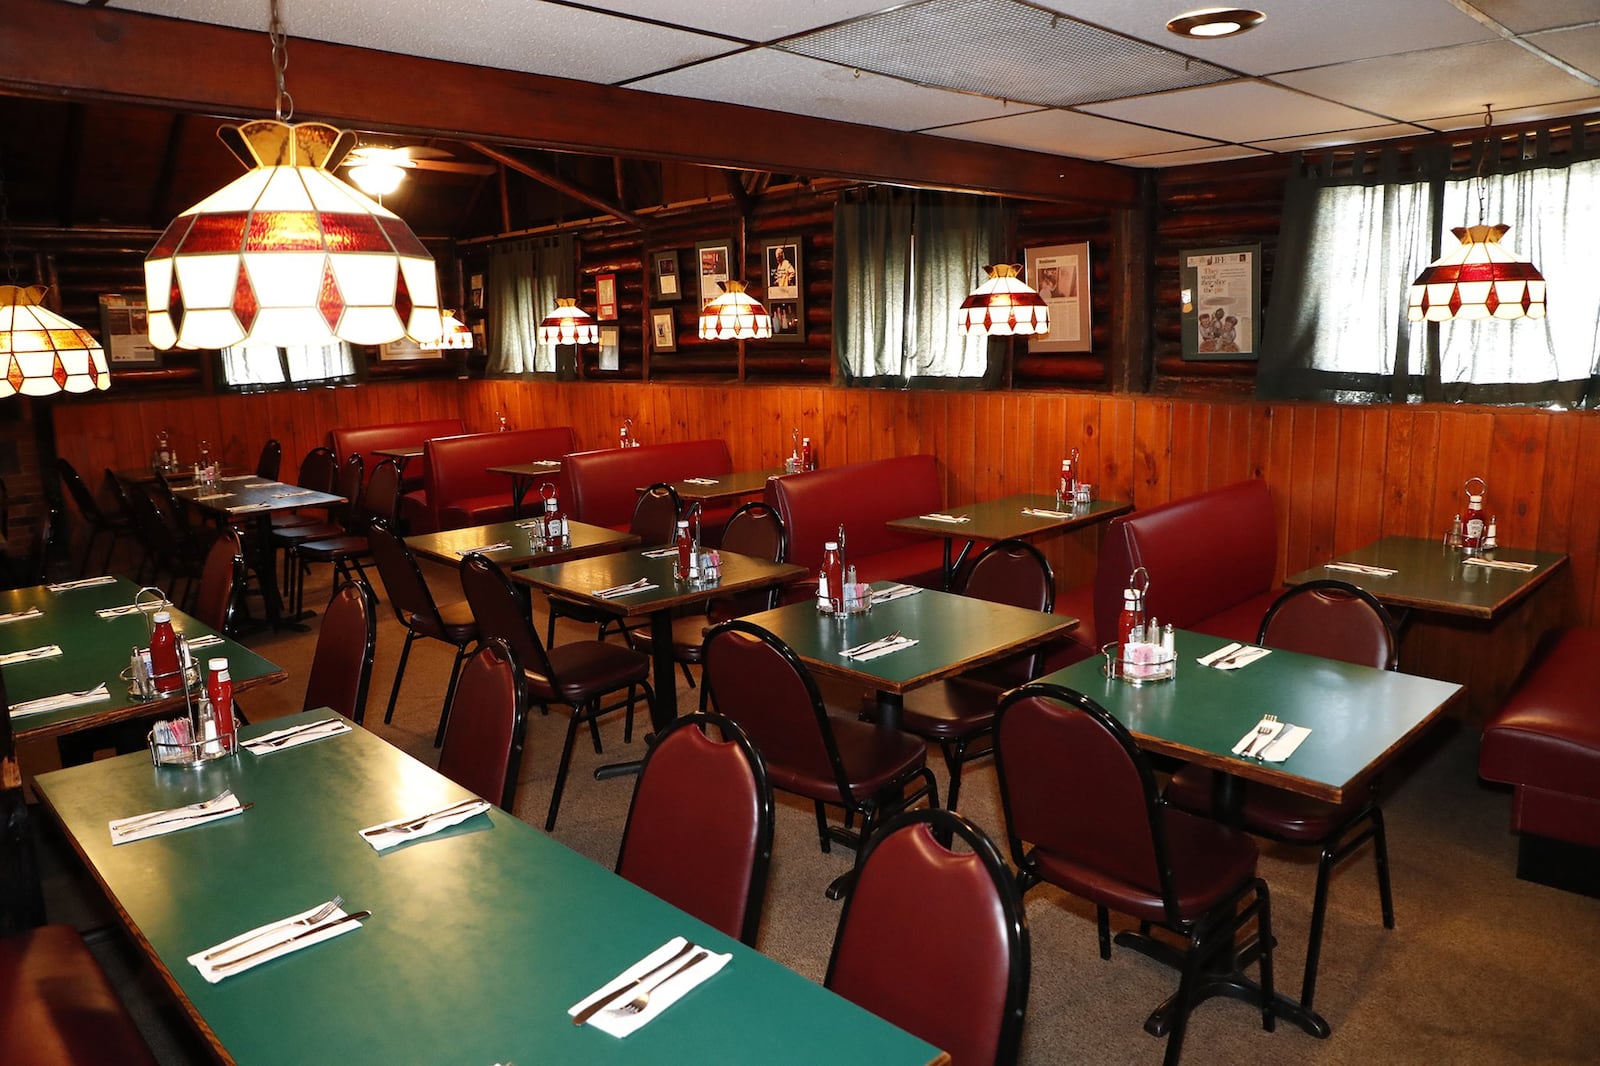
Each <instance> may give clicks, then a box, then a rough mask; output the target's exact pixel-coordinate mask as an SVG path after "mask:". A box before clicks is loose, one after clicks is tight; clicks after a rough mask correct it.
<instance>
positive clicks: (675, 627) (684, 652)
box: [628, 614, 715, 664]
mask: <svg viewBox="0 0 1600 1066" xmlns="http://www.w3.org/2000/svg"><path fill="white" fill-rule="evenodd" d="M713 624H715V623H714V622H712V621H711V620H710V619H708V618H707V617H706V616H705V615H703V614H691V615H685V616H684V617H682V618H674V619H673V620H672V658H673V661H674V662H680V663H691V664H698V663H699V662H700V648H701V645H703V644H704V643H705V639H706V630H708V629H710V628H711V626H712V625H713ZM628 641H629V643H631V644H632V645H633V646H634V648H635V649H636V650H638V651H639V652H641V653H643V654H645V655H649V654H650V653H651V652H652V651H653V650H654V648H655V641H654V639H653V637H652V634H651V632H650V627H648V626H638V627H636V628H634V629H630V630H628Z"/></svg>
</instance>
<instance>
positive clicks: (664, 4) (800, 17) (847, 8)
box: [602, 0, 891, 41]
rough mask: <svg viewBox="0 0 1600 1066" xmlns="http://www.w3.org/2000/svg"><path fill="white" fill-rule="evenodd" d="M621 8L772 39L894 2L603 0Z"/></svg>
mask: <svg viewBox="0 0 1600 1066" xmlns="http://www.w3.org/2000/svg"><path fill="white" fill-rule="evenodd" d="M602 6H604V7H606V8H607V9H608V10H611V11H615V12H617V13H618V14H628V15H637V16H639V17H640V18H648V19H655V20H657V21H658V22H665V23H668V24H669V25H673V26H686V27H689V28H692V29H697V30H708V31H710V32H712V33H725V34H727V35H729V36H730V37H740V38H743V39H744V40H747V41H771V40H775V39H777V38H779V37H787V36H790V35H792V34H796V33H803V32H805V31H807V30H814V29H818V28H820V27H822V26H831V25H833V24H834V23H836V22H843V21H844V20H846V19H852V18H856V17H857V16H859V15H865V14H867V13H869V12H872V11H878V10H881V9H882V8H885V7H889V6H891V4H890V2H889V0H804V2H803V3H774V2H772V0H758V2H757V3H753V4H740V5H739V6H737V7H733V6H730V5H727V4H708V3H706V0H604V3H603V5H602Z"/></svg>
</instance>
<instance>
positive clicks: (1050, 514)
mask: <svg viewBox="0 0 1600 1066" xmlns="http://www.w3.org/2000/svg"><path fill="white" fill-rule="evenodd" d="M1022 513H1023V514H1025V515H1028V516H1029V517H1030V518H1076V517H1077V515H1074V514H1073V513H1072V512H1071V511H1052V510H1050V509H1049V508H1048V507H1024V508H1023V509H1022Z"/></svg>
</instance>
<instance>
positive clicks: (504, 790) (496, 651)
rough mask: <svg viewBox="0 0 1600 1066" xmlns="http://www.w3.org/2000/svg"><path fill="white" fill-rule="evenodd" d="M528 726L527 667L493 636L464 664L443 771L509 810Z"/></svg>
mask: <svg viewBox="0 0 1600 1066" xmlns="http://www.w3.org/2000/svg"><path fill="white" fill-rule="evenodd" d="M527 728H528V717H527V707H526V705H525V704H524V702H523V699H522V668H521V667H520V666H518V665H517V660H516V656H515V654H514V653H513V652H512V651H511V649H510V648H509V647H508V646H507V645H506V642H505V641H503V640H500V639H498V638H496V637H489V638H487V639H485V640H484V642H483V644H482V646H481V647H479V648H478V650H477V651H475V652H473V653H472V656H471V658H469V659H468V660H467V662H466V665H465V666H463V667H462V668H461V680H460V681H458V682H457V683H456V694H455V699H453V700H451V702H450V716H449V721H448V722H447V723H446V724H445V730H444V744H443V746H442V749H441V750H440V752H439V772H440V773H441V774H443V775H444V776H446V777H448V778H449V779H450V780H452V781H454V782H455V783H456V784H458V785H460V786H461V787H462V788H465V789H470V790H471V791H473V792H476V793H477V794H478V795H480V796H482V797H483V798H484V799H486V800H489V801H490V802H492V803H494V804H496V805H498V806H500V807H502V808H504V809H505V810H508V811H509V810H511V807H512V803H513V802H514V801H515V799H516V796H517V770H518V769H519V768H520V767H521V765H522V743H523V738H524V736H525V735H526V733H527Z"/></svg>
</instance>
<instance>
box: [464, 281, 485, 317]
mask: <svg viewBox="0 0 1600 1066" xmlns="http://www.w3.org/2000/svg"><path fill="white" fill-rule="evenodd" d="M467 302H468V303H469V304H470V305H471V306H472V309H473V310H475V311H482V310H483V275H482V274H474V275H472V280H471V283H470V284H469V285H468V286H467Z"/></svg>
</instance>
